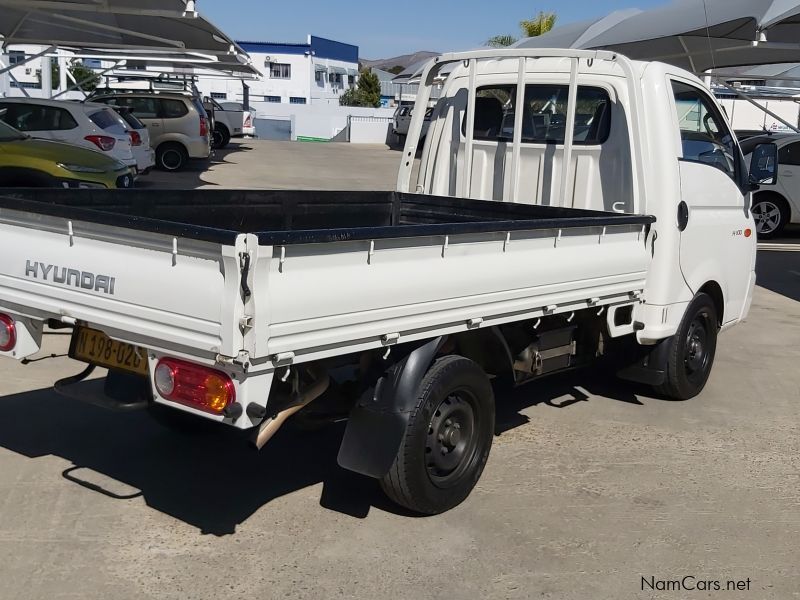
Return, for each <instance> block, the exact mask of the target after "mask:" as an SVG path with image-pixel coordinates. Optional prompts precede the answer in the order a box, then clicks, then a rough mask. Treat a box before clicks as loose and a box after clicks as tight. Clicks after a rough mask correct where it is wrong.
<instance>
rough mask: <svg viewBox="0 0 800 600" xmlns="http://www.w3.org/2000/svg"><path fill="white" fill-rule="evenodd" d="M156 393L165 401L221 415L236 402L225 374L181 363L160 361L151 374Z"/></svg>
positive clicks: (231, 384)
mask: <svg viewBox="0 0 800 600" xmlns="http://www.w3.org/2000/svg"><path fill="white" fill-rule="evenodd" d="M153 379H154V381H155V385H156V390H158V393H159V394H161V396H163V397H164V398H165V399H166V400H170V401H172V402H178V403H179V404H184V405H186V406H190V407H191V408H194V409H197V410H202V411H203V412H207V413H211V414H212V415H221V414H222V413H223V411H224V410H225V408H226V407H227V406H230V405H231V404H233V403H234V402H236V388H235V386H234V385H233V380H231V378H230V377H228V376H227V375H226V374H225V373H222V372H220V371H217V370H216V369H210V368H208V367H203V366H200V365H195V364H192V363H189V362H185V361H182V360H175V359H172V358H163V359H161V360H160V361H159V363H158V365H157V366H156V369H155V371H154V373H153Z"/></svg>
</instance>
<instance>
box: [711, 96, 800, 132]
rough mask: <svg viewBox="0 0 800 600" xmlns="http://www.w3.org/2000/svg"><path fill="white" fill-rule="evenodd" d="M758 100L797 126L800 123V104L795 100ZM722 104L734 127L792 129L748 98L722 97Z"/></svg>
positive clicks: (773, 129) (772, 129)
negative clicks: (747, 99) (748, 100)
mask: <svg viewBox="0 0 800 600" xmlns="http://www.w3.org/2000/svg"><path fill="white" fill-rule="evenodd" d="M757 102H758V103H759V104H760V105H761V106H763V107H764V108H766V109H768V110H770V111H772V112H773V113H775V114H776V115H778V116H780V117H781V118H782V119H783V120H784V121H788V122H789V123H791V124H792V125H794V126H795V127H797V125H798V123H800V105H798V104H797V103H796V102H794V101H793V100H757ZM720 104H721V105H722V106H723V107H724V108H725V112H726V113H728V120H730V122H731V123H732V124H733V128H734V129H766V130H767V131H791V130H790V129H788V128H787V127H786V126H785V125H784V124H783V123H781V122H780V121H778V120H777V119H775V118H774V117H771V116H770V115H768V114H767V113H765V112H764V111H763V110H761V109H759V108H758V107H756V106H753V105H752V104H750V103H749V102H747V101H746V100H741V99H737V100H732V99H722V100H720Z"/></svg>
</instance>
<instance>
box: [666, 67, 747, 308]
mask: <svg viewBox="0 0 800 600" xmlns="http://www.w3.org/2000/svg"><path fill="white" fill-rule="evenodd" d="M672 90H673V93H674V99H675V102H674V105H675V115H676V117H677V121H676V125H677V129H678V131H679V132H680V155H679V157H678V158H679V168H680V176H681V202H680V204H679V206H678V207H677V217H676V222H677V225H678V227H679V229H681V230H682V232H681V249H680V263H681V271H682V272H683V276H684V278H685V279H686V283H687V284H688V285H689V287H690V288H691V290H692V291H693V292H694V293H697V292H698V291H699V290H700V289H701V288H702V287H703V286H705V285H706V284H708V283H709V282H712V281H714V282H716V283H717V284H719V286H720V288H721V289H722V294H723V297H724V306H725V309H724V315H723V322H724V323H726V322H729V321H735V320H737V319H738V318H739V317H740V315H741V314H742V310H743V308H744V306H745V303H746V301H747V298H748V295H749V293H750V284H751V277H752V271H753V267H754V264H755V250H756V241H755V238H756V236H755V224H754V222H753V218H752V216H751V215H750V210H749V194H750V192H749V190H748V189H747V187H746V182H747V177H746V174H745V172H744V169H745V167H744V158H743V157H742V154H741V150H740V149H739V146H738V144H737V143H736V141H735V138H734V137H733V134H732V133H731V130H730V128H729V126H728V124H727V122H726V121H725V119H724V118H723V116H722V113H721V111H720V110H719V108H718V106H717V104H716V102H715V101H714V100H712V99H711V97H710V96H709V95H708V93H707V92H706V91H705V90H703V89H701V88H700V87H696V86H695V85H694V84H692V83H689V82H683V81H679V80H673V81H672Z"/></svg>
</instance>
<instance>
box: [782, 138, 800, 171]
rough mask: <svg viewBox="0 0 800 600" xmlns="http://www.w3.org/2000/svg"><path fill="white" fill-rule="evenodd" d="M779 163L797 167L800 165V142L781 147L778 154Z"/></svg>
mask: <svg viewBox="0 0 800 600" xmlns="http://www.w3.org/2000/svg"><path fill="white" fill-rule="evenodd" d="M778 163H780V164H782V165H791V166H795V167H796V166H800V142H795V143H794V144H789V145H788V146H784V147H783V148H781V150H780V152H779V154H778Z"/></svg>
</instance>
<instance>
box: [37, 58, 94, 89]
mask: <svg viewBox="0 0 800 600" xmlns="http://www.w3.org/2000/svg"><path fill="white" fill-rule="evenodd" d="M67 69H68V70H69V73H70V75H72V77H73V79H74V80H75V82H76V83H79V84H80V87H81V89H83V91H84V92H93V91H94V90H95V89H97V86H98V85H100V81H101V78H100V76H99V75H98V74H97V73H95V72H94V71H93V70H92V69H90V68H89V67H87V66H86V65H84V64H83V63H82V62H81V61H80V60H74V61H73V62H71V63H70V64H69V66H68V67H67ZM50 77H51V78H52V79H51V81H52V84H53V89H54V90H57V89H59V88H60V87H61V67H60V66H59V64H58V61H57V60H56V59H52V60H51V61H50ZM36 78H37V79H38V80H39V84H40V85H41V83H42V70H41V69H38V70H37V71H36ZM73 85H74V84H73V82H72V81H69V80H68V81H67V87H72V86H73Z"/></svg>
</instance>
